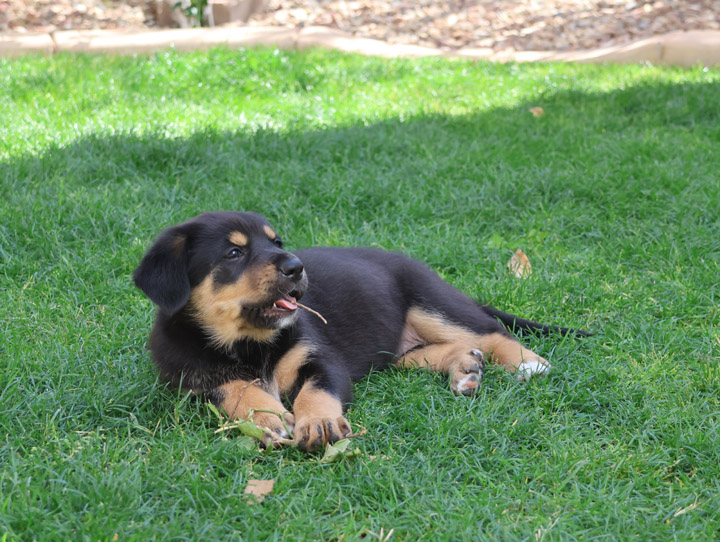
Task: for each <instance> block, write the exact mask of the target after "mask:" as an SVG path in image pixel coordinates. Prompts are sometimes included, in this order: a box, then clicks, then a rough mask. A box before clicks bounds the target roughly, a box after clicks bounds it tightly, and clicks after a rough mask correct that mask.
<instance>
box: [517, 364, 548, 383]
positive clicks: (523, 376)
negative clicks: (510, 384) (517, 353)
mask: <svg viewBox="0 0 720 542" xmlns="http://www.w3.org/2000/svg"><path fill="white" fill-rule="evenodd" d="M549 370H550V365H548V364H547V363H543V362H542V361H525V362H523V363H521V364H520V365H518V368H517V373H516V374H517V379H518V381H520V382H527V381H528V380H530V378H532V377H533V376H535V375H545V374H547V373H548V371H549Z"/></svg>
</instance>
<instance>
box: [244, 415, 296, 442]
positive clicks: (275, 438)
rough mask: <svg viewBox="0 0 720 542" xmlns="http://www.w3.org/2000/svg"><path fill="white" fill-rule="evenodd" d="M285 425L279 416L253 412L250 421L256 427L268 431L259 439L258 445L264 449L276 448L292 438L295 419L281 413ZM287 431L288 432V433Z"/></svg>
mask: <svg viewBox="0 0 720 542" xmlns="http://www.w3.org/2000/svg"><path fill="white" fill-rule="evenodd" d="M283 418H285V423H283V420H281V419H280V416H278V415H277V414H273V413H271V412H253V416H252V421H253V423H254V424H255V425H257V426H258V427H261V428H263V429H269V430H270V431H269V432H266V433H265V434H264V435H263V437H262V438H261V439H260V444H262V446H264V447H265V448H269V447H273V448H275V447H277V446H279V445H280V444H281V443H282V442H283V441H284V440H287V439H289V438H291V437H292V434H291V433H292V431H293V427H294V426H295V417H294V416H293V415H292V414H290V412H287V411H286V412H283ZM288 430H289V432H288Z"/></svg>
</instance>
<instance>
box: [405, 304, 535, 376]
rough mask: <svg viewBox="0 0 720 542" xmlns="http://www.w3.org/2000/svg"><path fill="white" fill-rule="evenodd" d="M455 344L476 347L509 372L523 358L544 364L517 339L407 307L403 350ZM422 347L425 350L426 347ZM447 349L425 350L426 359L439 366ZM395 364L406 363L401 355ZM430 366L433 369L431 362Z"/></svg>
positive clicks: (524, 360)
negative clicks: (459, 324)
mask: <svg viewBox="0 0 720 542" xmlns="http://www.w3.org/2000/svg"><path fill="white" fill-rule="evenodd" d="M448 343H449V344H448ZM458 344H460V345H463V348H465V347H467V346H469V347H470V349H472V348H477V349H478V350H480V351H481V352H482V353H483V354H485V355H486V356H488V357H489V358H490V359H491V360H493V361H495V362H497V363H499V364H500V365H502V366H503V367H504V368H505V369H507V370H509V371H510V372H515V371H516V370H517V367H518V366H519V365H520V364H521V363H524V362H526V361H540V362H542V363H544V364H547V362H546V361H545V360H544V359H543V358H541V357H540V356H538V355H537V354H536V353H535V352H533V351H531V350H528V349H527V348H525V347H524V346H523V345H521V344H520V343H519V342H517V341H516V340H514V339H512V338H510V337H507V336H505V335H503V334H501V333H491V334H489V335H478V334H477V333H473V332H472V331H470V330H468V329H465V328H463V327H460V326H457V325H455V324H452V323H450V322H448V321H447V320H446V319H444V318H443V317H442V316H440V315H438V314H433V313H430V312H427V311H424V310H422V309H419V308H417V307H413V308H411V309H410V310H409V311H408V314H407V320H406V324H405V330H404V331H403V344H402V345H401V350H403V349H404V350H405V352H406V351H407V350H409V349H410V348H413V347H417V346H422V345H442V346H444V347H447V348H454V347H455V345H458ZM422 350H425V348H423V349H422ZM405 352H400V354H401V355H403V354H404V353H405ZM446 353H447V352H446V351H445V350H440V349H436V348H433V349H431V350H428V355H427V358H428V360H427V361H428V363H431V362H432V363H434V364H436V365H438V366H441V365H442V363H443V362H442V359H445V358H446ZM418 356H420V354H418V353H417V352H416V351H412V352H411V353H410V354H409V355H408V357H409V358H410V359H411V360H412V359H413V358H414V357H418ZM397 364H398V366H401V367H405V366H407V362H406V361H405V360H404V358H403V359H400V360H399V361H398V362H397ZM421 365H422V363H421ZM429 368H430V369H432V366H431V367H429ZM437 370H441V369H437Z"/></svg>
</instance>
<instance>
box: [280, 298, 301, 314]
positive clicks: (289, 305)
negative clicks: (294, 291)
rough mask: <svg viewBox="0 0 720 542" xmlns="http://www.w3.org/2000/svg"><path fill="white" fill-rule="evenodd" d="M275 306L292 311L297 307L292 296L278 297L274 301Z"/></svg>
mask: <svg viewBox="0 0 720 542" xmlns="http://www.w3.org/2000/svg"><path fill="white" fill-rule="evenodd" d="M275 306H276V307H279V308H281V309H285V310H286V311H294V310H295V309H297V305H296V304H295V298H294V297H283V298H282V299H278V300H277V301H276V302H275Z"/></svg>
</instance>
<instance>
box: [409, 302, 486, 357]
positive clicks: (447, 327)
mask: <svg viewBox="0 0 720 542" xmlns="http://www.w3.org/2000/svg"><path fill="white" fill-rule="evenodd" d="M405 327H406V328H407V327H409V328H411V329H412V330H413V331H414V334H415V335H416V336H417V337H419V338H420V340H422V342H423V343H424V344H436V343H465V344H471V345H474V348H477V347H478V346H479V344H480V343H479V342H478V341H479V340H480V339H481V337H482V335H478V334H477V333H473V332H472V331H470V330H468V329H465V328H463V327H460V326H457V325H455V324H451V323H450V322H448V321H447V320H446V319H445V318H443V317H442V316H440V315H438V314H433V313H430V312H426V311H424V310H422V309H419V308H417V307H413V308H411V309H410V310H409V311H408V314H407V319H406V324H405Z"/></svg>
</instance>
